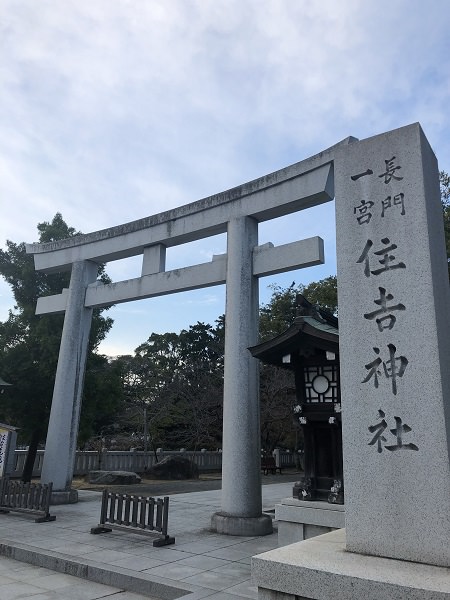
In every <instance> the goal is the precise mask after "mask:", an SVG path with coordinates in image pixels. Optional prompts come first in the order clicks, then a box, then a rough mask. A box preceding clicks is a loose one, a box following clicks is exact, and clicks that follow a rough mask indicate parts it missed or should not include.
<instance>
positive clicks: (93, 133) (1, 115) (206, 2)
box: [0, 0, 450, 321]
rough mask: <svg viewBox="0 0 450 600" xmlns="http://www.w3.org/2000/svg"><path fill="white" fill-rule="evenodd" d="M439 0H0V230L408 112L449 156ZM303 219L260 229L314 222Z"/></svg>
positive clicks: (162, 189) (265, 162) (263, 169)
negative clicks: (1, 43)
mask: <svg viewBox="0 0 450 600" xmlns="http://www.w3.org/2000/svg"><path fill="white" fill-rule="evenodd" d="M449 13H450V7H449V4H448V2H447V0H434V1H433V2H431V3H423V2H422V1H420V0H396V1H395V2H392V1H388V0H380V1H379V2H376V3H368V2H364V3H363V2H360V1H358V0H346V1H345V2H336V1H335V0H310V1H308V2H292V1H290V0H264V2H260V1H259V0H245V2H243V1H242V0H171V1H170V2H167V1H166V0H145V1H140V0H115V1H114V2H111V0H90V1H89V2H88V1H87V0H85V1H83V0H82V1H80V0H65V1H64V2H60V1H58V0H40V1H39V2H35V0H4V2H3V3H2V5H1V7H0V27H1V34H2V40H3V47H2V56H1V58H0V61H1V69H0V84H1V86H2V94H1V97H0V170H1V177H0V199H1V202H2V208H3V211H2V220H1V222H0V244H4V241H5V240H6V239H7V238H10V239H13V240H14V241H22V240H26V241H34V240H35V239H36V237H37V233H36V224H37V223H38V222H41V221H44V220H49V219H51V218H52V217H53V216H54V214H55V213H56V212H57V211H60V212H62V214H63V216H64V218H65V219H66V220H67V222H68V223H69V224H70V225H72V226H73V227H75V228H76V229H78V230H81V231H84V232H88V231H94V230H97V229H102V228H105V227H110V226H112V225H116V224H120V223H124V222H127V221H131V220H134V219H138V218H141V217H144V216H148V215H150V214H154V213H157V212H160V211H162V210H165V209H167V208H171V207H174V206H179V205H182V204H185V203H188V202H191V201H194V200H197V199H199V198H201V197H204V196H207V195H211V194H213V193H216V192H220V191H222V190H224V189H227V188H229V187H232V186H234V185H238V184H240V183H243V182H244V181H248V180H251V179H253V178H255V177H257V176H261V175H264V174H265V173H267V172H270V171H273V170H276V169H278V168H281V167H283V166H286V165H287V164H291V163H293V162H296V161H298V160H301V159H303V158H306V157H307V156H309V155H312V154H314V153H316V152H319V151H321V150H323V149H324V148H326V147H328V146H330V145H332V144H334V143H336V142H337V141H339V140H341V139H343V138H344V137H346V136H348V135H355V136H357V137H360V138H364V137H367V136H370V135H374V134H376V133H380V132H382V131H385V130H389V129H392V128H395V127H398V126H401V125H405V124H408V123H410V122H415V121H420V122H421V123H422V124H423V127H424V130H425V133H426V134H427V135H428V137H429V139H430V142H431V144H432V146H433V148H434V149H435V151H436V153H437V155H438V158H439V160H440V164H441V166H442V168H446V169H447V170H448V169H450V135H449V120H448V106H449V104H450V84H449V81H450V63H449V59H448V56H450V47H449V46H450V38H449V36H448V17H449ZM331 210H332V209H331V207H330V208H329V213H328V214H329V215H330V217H329V218H324V217H321V219H320V221H321V222H322V223H323V227H322V230H323V234H324V235H325V234H326V236H327V238H329V237H330V236H331V238H333V227H334V223H333V216H332V213H331ZM300 221H301V222H302V227H303V226H304V230H303V228H300V226H299V224H298V221H294V220H293V221H292V226H290V227H289V226H287V225H286V226H283V227H282V228H281V227H280V228H279V229H278V230H277V226H276V224H275V225H274V226H273V228H272V231H270V232H269V231H268V230H266V229H264V228H261V239H262V238H264V237H265V236H266V235H267V236H269V234H270V236H273V237H274V239H273V240H272V241H274V242H275V243H283V242H282V241H277V240H278V239H280V240H282V238H285V239H286V241H288V239H289V240H292V239H298V238H297V237H296V236H297V234H298V235H299V236H301V237H307V236H308V234H307V232H308V231H309V230H311V229H313V230H315V229H317V227H316V224H315V223H314V218H313V217H310V216H304V215H302V217H301V219H300ZM316 221H317V219H316ZM328 221H329V223H328ZM330 244H331V246H332V242H331V243H330V242H328V245H330ZM213 248H215V246H214V244H213V243H209V245H208V244H207V245H206V246H205V247H204V248H203V249H197V250H192V249H189V250H186V249H183V251H181V252H179V254H178V255H177V254H176V251H174V254H173V260H174V261H179V262H177V266H182V261H181V258H182V257H183V252H184V256H185V257H186V259H187V260H189V261H194V262H195V261H196V262H201V260H204V259H205V258H206V259H207V260H209V258H208V257H209V256H210V254H211V252H213ZM219 251H223V250H219ZM214 253H216V251H215V250H214ZM329 254H330V252H329ZM171 260H172V258H171ZM331 265H333V262H331ZM135 268H136V265H134V266H133V269H135ZM112 271H113V272H114V274H115V277H116V276H117V277H118V278H120V279H124V278H126V277H128V276H136V275H135V274H134V273H135V272H134V270H133V274H132V275H127V274H126V268H125V267H124V266H117V267H116V266H115V267H114V268H112ZM301 276H302V277H303V276H305V275H304V273H302V274H301ZM194 321H195V320H194Z"/></svg>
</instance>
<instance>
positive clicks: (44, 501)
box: [0, 477, 56, 523]
mask: <svg viewBox="0 0 450 600" xmlns="http://www.w3.org/2000/svg"><path fill="white" fill-rule="evenodd" d="M52 485H53V484H52V483H24V482H23V481H11V480H10V479H9V478H8V477H3V478H2V479H0V513H9V512H22V513H27V514H30V515H36V516H37V519H35V520H34V522H35V523H46V522H48V521H54V520H55V519H56V517H55V516H52V515H50V512H49V507H50V499H51V496H52Z"/></svg>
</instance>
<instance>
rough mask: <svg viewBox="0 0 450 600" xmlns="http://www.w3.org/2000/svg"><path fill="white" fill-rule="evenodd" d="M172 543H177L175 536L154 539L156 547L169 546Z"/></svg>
mask: <svg viewBox="0 0 450 600" xmlns="http://www.w3.org/2000/svg"><path fill="white" fill-rule="evenodd" d="M170 544H175V538H174V537H170V536H168V535H167V536H166V537H162V538H158V539H157V540H153V546H155V548H160V547H161V546H169V545H170Z"/></svg>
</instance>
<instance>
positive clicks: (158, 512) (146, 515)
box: [91, 490, 175, 546]
mask: <svg viewBox="0 0 450 600" xmlns="http://www.w3.org/2000/svg"><path fill="white" fill-rule="evenodd" d="M168 521H169V498H168V496H166V497H165V498H152V497H143V496H132V495H129V494H117V493H114V492H109V491H108V490H103V495H102V508H101V513H100V523H99V524H98V526H97V527H93V528H92V529H91V533H107V532H109V531H112V530H113V529H121V530H126V531H130V532H132V533H141V534H145V535H147V534H153V535H158V534H161V535H160V536H159V537H157V539H155V540H154V541H153V546H167V545H169V544H174V543H175V538H173V537H170V536H169V535H168V533H167V528H168Z"/></svg>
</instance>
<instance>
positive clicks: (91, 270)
mask: <svg viewBox="0 0 450 600" xmlns="http://www.w3.org/2000/svg"><path fill="white" fill-rule="evenodd" d="M97 271H98V265H97V264H96V263H94V262H91V261H82V262H76V263H74V264H73V265H72V274H71V278H70V286H69V291H68V297H67V304H66V312H65V317H64V327H63V332H62V337H61V346H60V349H59V358H58V367H57V370H56V377H55V387H54V390H53V400H52V408H51V413H50V422H49V426H48V434H47V441H46V444H45V454H44V462H43V465H42V475H41V481H42V482H43V483H48V482H50V481H52V482H53V490H55V492H54V498H53V501H55V500H56V501H57V502H60V503H63V502H70V501H75V500H76V493H73V492H74V491H73V490H70V485H71V483H72V477H73V468H74V462H75V452H76V444H77V435H78V424H79V419H80V408H81V396H82V392H83V379H84V371H85V366H86V356H87V348H88V342H89V331H90V326H91V318H92V309H89V308H85V306H84V299H85V295H86V288H87V286H88V285H89V284H90V283H92V282H94V281H95V280H96V278H97ZM71 492H72V493H71Z"/></svg>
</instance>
